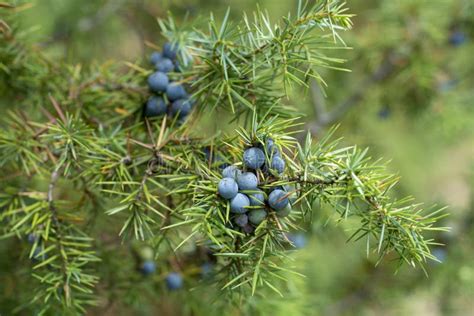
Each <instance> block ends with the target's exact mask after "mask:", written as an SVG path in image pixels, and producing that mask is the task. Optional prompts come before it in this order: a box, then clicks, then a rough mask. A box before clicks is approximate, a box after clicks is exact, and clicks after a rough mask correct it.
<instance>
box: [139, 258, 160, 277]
mask: <svg viewBox="0 0 474 316" xmlns="http://www.w3.org/2000/svg"><path fill="white" fill-rule="evenodd" d="M140 270H141V272H142V273H143V275H150V274H153V273H154V272H155V270H156V265H155V262H153V261H151V260H147V261H145V262H143V264H142V266H141V269H140Z"/></svg>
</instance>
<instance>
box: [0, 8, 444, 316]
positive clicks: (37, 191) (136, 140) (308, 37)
mask: <svg viewBox="0 0 474 316" xmlns="http://www.w3.org/2000/svg"><path fill="white" fill-rule="evenodd" d="M0 10H7V11H6V13H7V14H6V18H5V20H1V23H2V24H1V25H3V27H2V29H1V30H2V33H1V35H2V36H1V38H0V66H1V67H0V84H1V87H5V88H2V89H3V90H1V93H2V97H3V96H5V97H6V98H8V100H11V102H12V107H11V109H10V111H8V112H9V113H8V115H7V116H6V117H4V118H2V123H3V124H2V127H3V128H2V129H1V130H0V148H1V152H0V165H1V166H2V171H1V177H2V179H3V180H4V181H5V185H4V186H3V187H2V193H1V195H0V210H1V213H0V220H1V221H2V223H4V225H3V226H2V236H3V237H5V238H6V237H12V238H19V239H24V238H25V237H26V236H27V235H28V234H33V235H34V236H36V239H35V241H34V243H33V244H32V245H31V247H30V250H28V253H29V258H31V259H32V260H38V261H35V263H34V264H33V266H32V267H31V270H32V271H31V275H32V276H33V277H34V279H35V280H36V281H37V282H38V286H35V287H34V288H33V289H32V293H31V294H32V299H31V300H29V302H31V303H32V304H34V306H39V308H40V314H41V313H43V314H45V313H51V312H53V313H54V312H58V313H60V312H62V313H71V314H73V313H85V311H86V308H87V306H88V305H94V304H97V300H98V299H97V296H96V293H95V292H94V288H95V287H96V285H97V283H98V282H102V281H99V274H98V273H97V272H96V271H97V269H98V267H97V265H98V263H97V262H98V261H100V259H99V255H98V254H97V251H100V252H102V251H105V248H106V247H105V246H103V247H101V245H100V242H98V241H97V240H96V239H97V236H98V235H99V234H100V232H101V229H104V230H105V229H106V228H109V227H108V225H109V224H108V223H111V224H110V229H111V230H113V232H114V233H115V234H116V235H119V236H120V237H121V241H122V243H124V244H128V245H133V244H134V243H139V244H141V243H143V242H146V243H148V244H149V245H151V246H152V247H153V249H154V253H155V259H156V260H158V261H159V262H161V263H163V267H160V271H162V272H163V273H164V272H167V271H171V270H180V271H181V272H182V273H183V274H185V275H187V276H190V277H189V281H187V282H189V283H190V284H192V286H196V287H199V286H200V285H201V284H200V283H199V282H198V281H197V280H196V279H197V278H196V276H195V274H194V273H193V272H192V271H191V272H189V270H188V267H187V266H186V263H188V262H191V261H192V259H190V258H188V257H192V255H189V251H188V249H189V248H187V247H193V245H197V247H198V248H202V249H207V250H208V251H209V252H211V253H212V255H211V257H212V258H213V259H212V260H214V261H215V265H216V268H215V269H216V275H215V276H214V277H213V278H212V279H211V280H209V283H212V284H214V285H218V286H219V289H222V290H226V291H224V292H223V293H224V295H228V296H229V297H231V298H232V300H231V302H232V303H237V302H239V300H242V299H246V298H248V301H249V302H250V303H252V302H253V301H252V300H253V299H254V298H250V297H252V296H254V295H255V296H257V297H259V298H260V297H264V296H265V295H266V293H268V291H274V292H276V293H278V294H280V295H281V296H284V293H285V292H286V291H284V290H282V289H284V288H285V287H287V284H288V282H287V281H288V280H287V277H288V275H290V274H298V273H297V272H295V271H293V269H291V267H290V266H288V265H287V262H288V259H289V258H288V253H289V251H288V250H289V249H291V246H292V243H291V241H289V239H288V237H287V233H288V231H289V230H297V229H301V228H300V224H301V223H302V222H304V221H311V218H312V211H313V209H314V206H315V205H321V204H323V205H329V206H331V208H332V209H333V210H334V211H335V212H337V213H338V214H339V215H340V220H341V221H343V220H346V219H348V218H355V219H357V220H358V221H360V226H359V228H358V229H357V230H356V231H355V232H354V233H353V235H352V237H351V238H350V239H355V240H359V239H362V238H364V239H365V240H366V242H367V253H368V255H369V253H371V252H374V253H375V255H376V256H377V257H378V260H379V261H380V260H381V259H382V258H383V257H384V256H386V255H392V254H393V255H394V257H396V258H397V259H398V260H399V264H400V265H401V264H402V263H404V262H406V263H408V264H410V265H412V266H421V267H424V265H425V263H426V261H427V260H429V259H435V258H434V257H433V255H432V254H431V252H430V248H429V247H430V246H431V245H435V244H436V243H435V241H434V240H433V239H431V237H429V235H428V236H427V235H426V234H427V233H430V232H432V231H439V230H444V228H439V227H436V226H435V223H436V221H437V220H439V219H440V218H441V217H443V216H444V215H443V213H442V212H441V210H433V211H424V210H422V209H421V208H420V207H419V205H417V204H414V205H413V204H411V199H409V198H406V199H401V200H396V199H394V198H393V196H392V195H391V190H392V188H393V187H394V186H395V184H396V183H397V179H396V178H395V177H394V176H393V175H390V174H386V172H385V165H383V164H380V162H379V161H375V162H374V161H372V160H371V159H370V157H368V154H367V150H360V149H358V148H357V147H355V146H348V147H344V146H340V144H339V142H337V141H335V142H333V141H330V138H331V136H332V133H329V135H328V136H327V137H326V138H324V139H321V140H320V141H318V142H317V143H313V140H312V138H311V137H310V135H309V134H308V136H307V137H306V140H305V142H304V144H300V143H298V142H297V139H296V136H297V135H298V133H299V132H300V131H298V129H299V127H300V125H301V124H302V123H301V118H300V117H299V116H298V115H297V114H296V113H295V111H294V109H293V108H292V107H289V106H287V105H284V98H286V97H287V95H288V90H287V89H289V87H290V86H291V85H301V86H307V83H308V81H309V80H311V79H315V80H317V81H318V82H320V83H321V84H324V80H323V78H322V76H321V74H320V73H319V70H320V69H321V68H327V69H339V67H338V66H336V65H337V64H338V63H340V62H342V60H340V59H337V58H333V57H330V56H326V55H324V54H322V50H324V49H327V48H334V43H335V42H336V41H339V42H341V43H342V41H341V40H340V35H339V34H338V32H339V31H342V30H346V29H349V28H350V27H351V21H350V18H351V15H349V14H347V13H346V10H345V8H344V6H343V5H341V4H340V3H338V2H337V1H323V2H321V3H319V4H317V5H315V6H313V7H310V6H307V5H305V4H303V3H302V2H300V3H299V6H298V8H297V11H296V14H294V15H288V16H287V17H285V18H284V19H282V21H280V22H279V23H276V24H274V23H272V22H271V21H270V18H269V16H268V14H266V13H264V12H263V11H261V10H258V11H257V12H256V13H255V15H254V18H253V19H250V18H248V17H246V16H244V18H243V20H242V22H240V23H233V22H231V21H230V19H229V13H227V15H226V16H225V17H224V19H223V22H222V23H221V24H220V25H219V26H218V23H217V22H216V21H215V19H214V18H213V17H212V16H211V17H210V19H209V24H208V26H207V27H208V28H207V30H205V31H202V30H200V29H199V28H198V26H187V27H185V28H183V29H182V28H177V26H176V23H175V22H174V21H173V19H171V18H169V19H168V20H167V21H161V22H160V25H161V28H162V30H163V34H164V35H165V36H166V37H167V38H168V39H169V40H175V41H176V42H177V43H178V44H179V46H180V47H182V51H181V54H180V57H179V58H180V60H181V61H182V62H183V63H184V64H188V65H189V66H188V67H187V69H186V70H185V71H184V72H183V73H182V74H173V79H177V80H179V81H182V82H186V83H189V84H190V86H191V88H192V91H193V98H194V99H195V100H196V106H197V109H195V110H194V112H193V113H192V115H191V116H190V117H189V118H188V119H187V120H186V121H185V122H184V123H183V124H181V123H180V122H178V120H177V117H169V116H164V117H161V118H158V119H153V120H149V119H145V118H143V117H142V115H141V104H143V102H144V101H145V98H146V97H147V96H148V94H149V93H148V91H147V90H146V89H145V88H144V87H145V78H146V76H147V75H149V74H150V73H151V71H150V70H148V69H146V68H149V67H147V66H143V65H140V64H134V63H129V62H127V63H125V64H124V65H116V64H111V63H105V64H104V65H92V66H90V67H87V68H83V67H82V66H80V65H68V64H66V63H64V62H62V61H52V60H48V59H47V58H46V57H44V56H42V54H41V52H40V51H39V50H38V49H36V48H35V47H34V46H33V45H32V44H30V43H28V36H27V34H24V33H22V32H21V31H20V29H18V28H17V27H16V26H15V12H17V11H18V10H19V8H18V7H17V8H16V9H15V8H13V9H8V8H6V9H5V8H1V7H0ZM191 60H192V62H191ZM282 91H284V93H282ZM212 110H219V111H222V112H224V113H226V114H227V115H228V118H227V121H236V120H238V118H239V117H240V116H244V118H245V121H244V122H241V127H240V128H239V129H237V130H236V131H235V132H234V133H231V134H229V135H222V134H221V133H220V132H217V133H215V134H211V135H203V134H201V133H198V132H196V128H197V127H198V126H199V122H200V120H201V119H202V118H203V117H204V116H206V115H207V116H208V115H209V114H208V113H210V112H212ZM269 137H271V138H272V139H273V140H274V141H275V143H276V146H277V147H278V148H279V149H280V150H281V152H282V155H283V158H284V160H285V161H286V163H287V170H286V171H285V173H284V174H283V175H277V174H272V173H269V174H264V173H263V172H260V171H258V172H257V175H258V177H259V179H260V185H261V187H262V188H264V189H272V188H276V187H280V186H290V187H291V188H293V189H291V190H290V192H288V195H289V197H291V198H293V199H294V201H293V203H292V204H293V210H292V211H291V213H290V215H289V216H288V217H285V218H279V217H278V216H276V214H275V212H273V211H271V210H269V216H268V217H267V219H266V220H264V221H263V222H262V223H261V224H259V225H258V227H257V228H256V230H255V232H254V233H253V234H246V233H244V232H242V231H240V230H238V229H237V228H236V227H234V226H233V225H232V223H231V220H230V216H229V205H228V202H226V201H224V200H223V199H221V198H220V197H219V196H218V195H217V183H218V181H219V179H220V178H221V175H220V172H221V170H220V167H221V166H222V165H223V164H224V163H227V164H236V165H238V166H240V165H241V164H242V155H243V151H244V150H245V149H246V148H248V147H250V146H255V145H262V146H265V140H266V139H268V138H269ZM207 152H208V153H209V154H206V153H207ZM266 154H267V157H266V159H267V160H268V159H269V158H270V157H269V156H268V154H269V153H266ZM103 214H106V215H107V216H103ZM96 221H101V222H102V223H103V225H104V226H105V227H100V228H99V227H97V226H96V225H95V222H96ZM22 246H23V247H25V248H26V245H22ZM118 248H120V247H118ZM194 259H195V258H194ZM167 262H168V264H167ZM192 263H193V265H194V264H195V262H192ZM193 265H190V266H191V268H192V267H193ZM100 277H105V278H107V277H108V276H102V275H100ZM114 277H116V276H112V278H114ZM158 279H159V281H162V279H163V278H162V277H161V276H160V277H159V278H158ZM104 282H110V280H107V279H106V280H105V281H104ZM137 283H138V282H137ZM131 286H133V285H131ZM203 286H206V284H204V285H203ZM271 295H274V293H272V294H271ZM245 308H249V309H251V307H245Z"/></svg>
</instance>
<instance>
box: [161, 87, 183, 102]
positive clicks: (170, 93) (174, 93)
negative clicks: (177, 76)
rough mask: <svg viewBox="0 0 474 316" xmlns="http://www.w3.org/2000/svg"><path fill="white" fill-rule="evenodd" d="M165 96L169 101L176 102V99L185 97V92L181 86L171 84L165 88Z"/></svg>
mask: <svg viewBox="0 0 474 316" xmlns="http://www.w3.org/2000/svg"><path fill="white" fill-rule="evenodd" d="M166 96H167V97H168V100H170V101H176V100H178V99H184V98H186V96H187V93H186V90H184V87H183V86H182V85H181V84H178V83H171V84H169V85H168V87H166Z"/></svg>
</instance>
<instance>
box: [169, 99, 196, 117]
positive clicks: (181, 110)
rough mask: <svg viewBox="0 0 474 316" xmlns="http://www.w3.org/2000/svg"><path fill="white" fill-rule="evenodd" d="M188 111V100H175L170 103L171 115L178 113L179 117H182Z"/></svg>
mask: <svg viewBox="0 0 474 316" xmlns="http://www.w3.org/2000/svg"><path fill="white" fill-rule="evenodd" d="M189 112H191V103H189V101H188V100H185V99H180V100H176V101H174V102H173V104H172V105H171V114H172V115H173V116H175V115H176V114H178V117H179V118H184V117H186V116H187V115H188V114H189Z"/></svg>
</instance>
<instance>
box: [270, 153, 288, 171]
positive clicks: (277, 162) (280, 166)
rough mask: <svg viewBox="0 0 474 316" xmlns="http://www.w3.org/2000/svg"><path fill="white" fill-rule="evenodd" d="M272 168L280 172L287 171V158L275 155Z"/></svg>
mask: <svg viewBox="0 0 474 316" xmlns="http://www.w3.org/2000/svg"><path fill="white" fill-rule="evenodd" d="M272 169H274V170H276V172H278V173H283V171H285V160H283V158H281V157H280V156H273V158H272Z"/></svg>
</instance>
